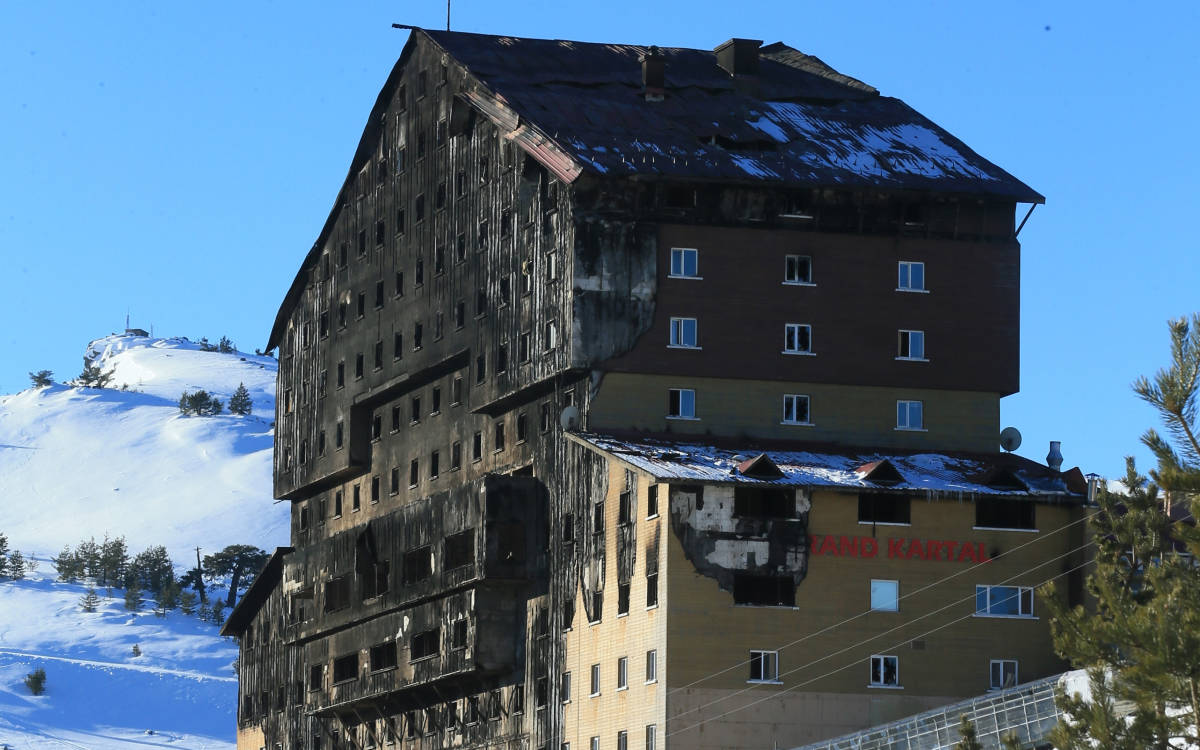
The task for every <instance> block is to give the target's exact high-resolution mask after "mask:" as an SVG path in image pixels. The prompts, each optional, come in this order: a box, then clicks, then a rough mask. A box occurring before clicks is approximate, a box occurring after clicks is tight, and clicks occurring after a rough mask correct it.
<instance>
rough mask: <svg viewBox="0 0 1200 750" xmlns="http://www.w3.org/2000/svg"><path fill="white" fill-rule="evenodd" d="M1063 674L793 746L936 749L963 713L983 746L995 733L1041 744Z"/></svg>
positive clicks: (954, 738) (947, 744)
mask: <svg viewBox="0 0 1200 750" xmlns="http://www.w3.org/2000/svg"><path fill="white" fill-rule="evenodd" d="M1065 676H1066V675H1055V676H1054V677H1046V678H1043V679H1041V680H1036V681H1034V682H1028V683H1026V684H1024V685H1017V686H1016V687H1011V688H1008V689H1005V690H997V691H996V692H993V693H988V694H987V695H983V696H980V697H978V698H970V699H968V700H965V701H960V702H958V703H951V704H949V705H947V706H942V707H941V708H936V709H933V710H931V711H926V712H924V713H920V714H916V715H915V716H909V717H908V718H906V719H900V720H899V721H893V722H891V723H890V724H882V725H880V726H876V727H871V728H870V729H863V730H861V731H859V732H854V733H852V734H847V735H843V736H841V737H836V738H834V739H831V740H822V741H821V742H816V743H813V744H811V745H804V746H802V747H798V748H794V749H793V750H941V749H942V748H951V747H953V746H954V743H956V742H958V741H959V739H960V737H959V734H958V727H959V724H960V723H961V721H962V716H963V715H964V714H965V715H966V716H967V718H968V719H970V720H971V723H973V724H974V725H975V731H976V735H977V736H978V738H979V741H980V742H981V743H982V744H983V746H984V747H986V748H999V747H1001V745H1000V738H1001V737H1003V736H1005V735H1008V734H1016V736H1017V738H1018V739H1020V740H1021V746H1022V747H1025V748H1032V747H1038V746H1040V745H1044V744H1046V736H1047V735H1048V734H1049V733H1050V730H1051V729H1053V728H1054V725H1055V724H1057V723H1058V717H1059V712H1058V708H1057V706H1055V704H1054V688H1055V686H1056V685H1058V683H1059V680H1061V679H1062V678H1063V677H1065Z"/></svg>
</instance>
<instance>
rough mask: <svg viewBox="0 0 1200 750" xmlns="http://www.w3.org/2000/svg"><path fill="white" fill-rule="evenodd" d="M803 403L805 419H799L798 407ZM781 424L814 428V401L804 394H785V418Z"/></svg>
mask: <svg viewBox="0 0 1200 750" xmlns="http://www.w3.org/2000/svg"><path fill="white" fill-rule="evenodd" d="M801 402H803V404H804V419H798V418H797V414H798V409H797V408H796V405H797V404H798V403H801ZM780 424H793V425H802V426H804V427H811V426H812V399H810V398H809V397H808V396H807V395H805V394H803V393H785V394H783V418H782V419H781V420H780Z"/></svg>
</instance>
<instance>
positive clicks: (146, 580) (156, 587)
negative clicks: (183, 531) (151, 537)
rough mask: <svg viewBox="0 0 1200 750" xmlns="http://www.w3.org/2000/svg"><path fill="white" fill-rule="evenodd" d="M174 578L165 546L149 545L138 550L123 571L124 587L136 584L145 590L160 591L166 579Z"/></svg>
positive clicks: (173, 569) (171, 579) (172, 566)
mask: <svg viewBox="0 0 1200 750" xmlns="http://www.w3.org/2000/svg"><path fill="white" fill-rule="evenodd" d="M174 579H175V566H174V565H173V564H172V563H171V558H170V557H169V556H168V555H167V549H166V547H163V546H161V545H159V546H155V547H149V548H148V549H146V550H144V551H142V552H139V553H138V554H137V555H136V556H135V557H134V558H133V561H132V562H130V563H129V568H128V569H127V570H126V573H125V584H126V588H128V587H129V586H131V585H133V586H138V587H140V588H142V589H144V590H146V591H161V590H162V589H163V587H164V586H166V584H167V582H168V581H174Z"/></svg>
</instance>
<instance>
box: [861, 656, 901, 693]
mask: <svg viewBox="0 0 1200 750" xmlns="http://www.w3.org/2000/svg"><path fill="white" fill-rule="evenodd" d="M889 659H890V660H891V662H892V666H893V669H892V674H893V677H894V678H895V679H894V681H892V682H888V681H887V662H888V660H889ZM877 674H878V675H879V679H878V680H876V679H875V676H876V675H877ZM867 687H873V688H888V689H891V690H900V689H901V687H900V657H898V656H895V655H893V654H872V655H871V672H870V678H869V682H868V683H867Z"/></svg>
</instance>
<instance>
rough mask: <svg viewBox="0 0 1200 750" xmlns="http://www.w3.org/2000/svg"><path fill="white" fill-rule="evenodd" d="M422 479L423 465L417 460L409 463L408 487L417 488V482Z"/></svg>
mask: <svg viewBox="0 0 1200 750" xmlns="http://www.w3.org/2000/svg"><path fill="white" fill-rule="evenodd" d="M420 478H421V464H420V462H419V461H418V460H417V459H415V458H414V459H413V460H411V461H409V462H408V486H409V488H412V487H416V486H417V481H418V480H419V479H420Z"/></svg>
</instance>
